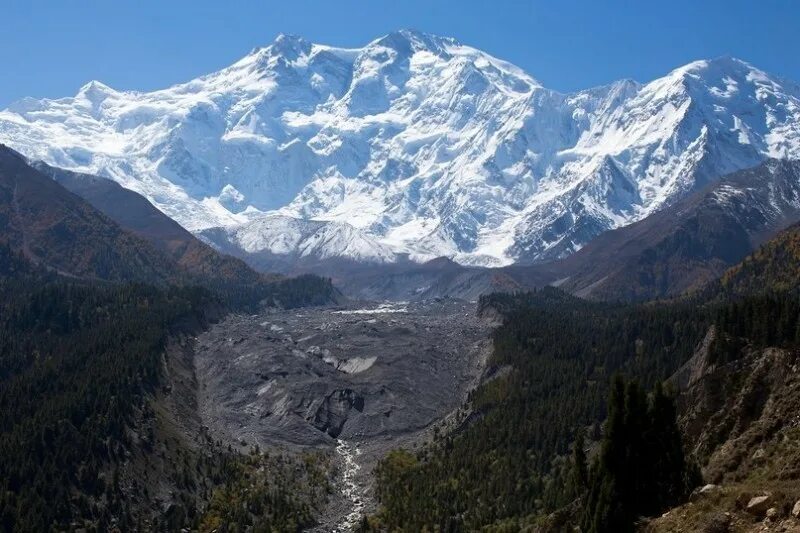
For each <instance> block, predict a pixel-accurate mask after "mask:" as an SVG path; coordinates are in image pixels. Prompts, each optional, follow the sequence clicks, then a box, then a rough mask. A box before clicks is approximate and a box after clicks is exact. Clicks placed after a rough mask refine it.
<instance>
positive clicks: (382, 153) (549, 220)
mask: <svg viewBox="0 0 800 533" xmlns="http://www.w3.org/2000/svg"><path fill="white" fill-rule="evenodd" d="M0 142H2V143H5V144H8V145H9V146H11V147H12V148H14V149H16V150H18V151H20V152H22V153H23V154H25V155H26V156H28V157H30V158H33V159H40V160H43V161H45V162H46V163H48V164H51V165H55V166H60V167H64V168H68V169H72V170H77V171H81V172H88V173H94V174H98V175H101V176H105V177H108V178H111V179H113V180H116V181H117V182H119V183H120V184H121V185H123V186H125V187H127V188H130V189H133V190H135V191H137V192H139V193H141V194H143V195H145V196H146V197H147V198H148V199H149V200H150V201H152V202H153V203H154V204H155V205H156V206H157V207H159V208H160V209H161V210H163V211H164V212H165V213H166V214H168V215H169V216H171V217H173V218H174V219H175V220H177V221H178V222H179V223H180V224H182V225H183V226H185V227H186V228H188V229H190V230H192V231H195V232H200V231H202V230H209V229H210V228H215V227H219V228H218V229H216V230H213V231H214V233H215V234H222V233H224V234H225V235H226V236H227V238H228V239H229V240H233V241H235V242H237V243H238V244H239V245H240V246H241V247H242V248H243V249H245V250H247V251H254V252H258V251H268V252H270V253H276V254H297V255H300V256H304V255H308V254H311V255H314V256H316V257H320V258H326V257H348V258H352V259H356V260H359V261H371V262H390V261H393V260H394V259H395V258H396V256H397V254H400V253H407V254H410V257H411V258H412V259H417V260H426V259H431V258H434V257H438V256H448V257H451V258H452V259H454V260H455V261H458V262H460V263H463V264H477V265H488V266H497V265H505V264H510V263H514V262H523V263H529V262H537V261H545V260H550V259H555V258H559V257H563V256H566V255H568V254H570V253H572V252H574V251H575V250H577V249H579V248H580V247H581V246H583V245H584V244H586V243H587V242H588V241H589V240H591V239H592V238H593V237H595V236H597V235H598V234H599V233H601V232H603V231H605V230H607V229H610V228H615V227H619V226H623V225H626V224H629V223H631V222H634V221H636V220H639V219H641V218H643V217H645V216H647V215H648V214H651V213H653V212H655V211H657V210H659V209H661V208H663V207H665V206H667V205H669V204H671V203H673V202H674V201H676V200H677V199H679V198H681V197H683V196H685V195H686V194H688V193H689V192H691V191H692V190H695V189H696V188H698V187H699V186H702V185H704V184H706V183H708V182H709V181H712V180H714V179H716V178H718V177H720V176H721V175H723V174H726V173H728V172H732V171H734V170H738V169H741V168H745V167H749V166H753V165H755V164H757V163H759V162H761V161H763V160H764V159H765V158H768V157H774V158H798V157H800V88H798V86H797V85H796V84H794V83H790V82H786V81H783V80H780V79H777V78H775V77H772V76H770V75H768V74H766V73H764V72H762V71H760V70H758V69H757V68H755V67H753V66H750V65H749V64H747V63H745V62H742V61H739V60H737V59H732V58H719V59H714V60H709V61H697V62H694V63H691V64H689V65H686V66H684V67H681V68H678V69H676V70H674V71H672V72H670V73H669V74H667V75H666V76H664V77H663V78H660V79H657V80H655V81H652V82H650V83H647V84H645V85H641V84H639V83H636V82H633V81H629V80H624V81H619V82H616V83H612V84H610V85H608V86H604V87H598V88H594V89H589V90H585V91H581V92H578V93H574V94H561V93H558V92H556V91H552V90H549V89H546V88H544V87H542V85H541V84H540V83H539V82H537V81H536V80H535V79H534V78H532V77H531V76H529V75H528V74H526V73H525V72H523V71H522V70H520V69H519V68H517V67H515V66H514V65H512V64H510V63H507V62H505V61H502V60H500V59H497V58H494V57H492V56H490V55H488V54H486V53H483V52H481V51H479V50H476V49H474V48H471V47H469V46H465V45H463V44H460V43H459V42H457V41H456V40H454V39H450V38H443V37H438V36H435V35H429V34H424V33H420V32H415V31H408V30H401V31H398V32H395V33H391V34H389V35H386V36H384V37H381V38H379V39H377V40H375V41H372V42H371V43H369V44H367V45H366V46H364V47H363V48H358V49H343V48H335V47H331V46H324V45H319V44H313V43H309V42H307V41H305V40H303V39H302V38H300V37H295V36H289V35H280V36H278V38H277V39H276V40H275V41H274V42H273V43H272V44H270V45H269V46H266V47H263V48H257V49H255V50H253V51H252V52H251V53H250V54H248V55H247V56H245V57H244V58H243V59H241V60H240V61H238V62H236V63H234V64H233V65H231V66H230V67H227V68H225V69H223V70H220V71H219V72H215V73H213V74H209V75H206V76H203V77H200V78H197V79H195V80H192V81H189V82H187V83H183V84H180V85H176V86H173V87H170V88H167V89H164V90H159V91H154V92H149V93H140V92H129V91H121V90H116V89H112V88H110V87H108V86H106V85H104V84H102V83H100V82H97V81H93V82H90V83H88V84H86V85H85V86H83V87H82V88H81V89H80V90H79V92H78V94H77V95H75V96H74V97H69V98H61V99H57V100H48V99H45V100H34V99H30V98H27V99H23V100H21V101H19V102H17V103H15V104H13V105H11V106H10V107H9V108H8V109H6V110H4V111H2V112H0Z"/></svg>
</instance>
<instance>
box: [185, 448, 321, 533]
mask: <svg viewBox="0 0 800 533" xmlns="http://www.w3.org/2000/svg"><path fill="white" fill-rule="evenodd" d="M328 461H329V457H328V456H325V455H320V454H308V455H306V456H305V457H304V459H303V462H302V463H301V464H298V463H297V461H296V460H295V459H294V458H287V457H284V456H281V455H274V456H271V455H269V454H262V453H259V452H257V451H254V452H253V453H252V454H251V455H249V456H239V457H233V458H231V459H230V460H229V461H227V462H226V464H225V467H224V468H223V471H222V475H221V476H222V478H223V479H225V482H224V483H223V484H222V485H220V486H219V487H218V488H217V489H216V490H214V493H213V495H212V497H211V501H210V503H209V505H208V508H207V509H206V510H205V512H204V513H203V515H202V517H201V518H200V520H199V524H198V529H199V531H201V532H212V531H217V532H220V533H226V532H231V533H234V532H239V531H256V532H260V531H264V532H279V531H280V532H284V531H285V532H287V533H288V532H296V531H299V530H300V529H301V528H304V527H308V526H311V525H313V524H314V517H313V506H315V505H319V504H321V503H323V502H324V500H325V498H326V497H327V495H328V493H330V492H331V491H332V490H333V489H332V488H331V486H330V484H329V480H328V473H329V470H330V465H329V464H328Z"/></svg>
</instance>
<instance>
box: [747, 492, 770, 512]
mask: <svg viewBox="0 0 800 533" xmlns="http://www.w3.org/2000/svg"><path fill="white" fill-rule="evenodd" d="M771 505H772V497H771V496H770V495H769V494H763V495H761V496H755V497H753V498H750V501H749V502H747V507H745V510H746V511H747V512H748V513H750V514H752V515H755V516H764V515H765V514H766V512H767V509H769V508H770V506H771Z"/></svg>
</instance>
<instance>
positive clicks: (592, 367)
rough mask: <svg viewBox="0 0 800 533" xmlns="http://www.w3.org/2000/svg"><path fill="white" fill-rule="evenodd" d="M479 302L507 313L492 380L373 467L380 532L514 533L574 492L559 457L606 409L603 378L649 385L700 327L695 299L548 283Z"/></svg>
mask: <svg viewBox="0 0 800 533" xmlns="http://www.w3.org/2000/svg"><path fill="white" fill-rule="evenodd" d="M480 306H481V308H483V309H486V308H489V307H492V308H494V309H497V310H499V311H500V312H501V313H502V314H503V315H504V317H505V322H504V324H503V326H501V327H500V328H498V329H497V330H496V332H495V334H494V348H495V350H494V354H493V356H492V358H491V360H490V362H489V364H490V367H491V368H494V369H496V370H497V377H495V378H494V379H491V380H489V381H488V382H486V383H485V384H484V385H482V386H481V387H479V388H478V389H477V391H476V392H475V393H474V394H473V395H472V397H471V401H470V409H471V412H472V414H471V415H470V416H469V417H468V418H467V419H466V420H465V422H464V423H463V424H462V425H461V427H459V428H456V429H455V430H454V431H452V432H450V433H449V434H447V435H445V436H444V437H443V438H441V439H440V441H439V442H438V443H437V444H436V445H434V446H431V447H428V448H426V449H424V450H423V451H422V452H421V453H419V454H418V456H408V454H402V453H398V454H393V455H390V456H389V457H388V458H387V459H386V460H385V461H384V462H383V463H382V464H381V465H380V466H379V468H378V470H377V477H378V486H379V493H378V494H379V498H380V501H381V504H382V508H381V511H380V513H379V515H378V516H377V519H378V520H379V521H380V522H381V523H382V524H383V525H384V526H385V527H388V528H389V529H390V530H402V531H423V530H428V531H436V530H438V531H454V530H455V531H461V530H464V531H472V530H476V529H479V528H480V527H483V526H488V525H492V524H494V525H495V526H496V527H497V528H498V530H503V528H506V529H507V530H509V531H514V530H516V528H520V527H523V526H524V525H526V524H532V523H534V522H535V521H536V520H537V519H538V517H541V516H543V515H546V514H547V513H549V512H552V511H555V510H556V509H559V508H561V507H563V506H564V505H567V504H568V503H570V502H571V501H572V500H573V499H574V498H575V497H576V495H577V492H578V489H577V488H576V487H575V486H574V483H571V482H569V480H570V478H573V477H574V475H573V473H572V469H571V467H570V462H569V461H568V460H565V457H567V456H568V455H569V453H570V446H571V444H572V442H573V440H574V438H575V435H576V434H578V433H579V432H582V431H584V429H585V428H594V429H593V431H592V432H591V433H597V427H598V426H599V423H600V422H602V421H603V420H604V419H605V418H606V398H607V396H608V392H607V389H608V383H609V381H610V377H611V376H612V375H613V374H614V373H616V372H618V371H621V372H624V373H625V374H628V375H632V376H637V377H638V378H639V379H640V380H641V382H642V383H644V384H645V385H646V386H648V387H651V386H653V385H654V384H656V383H658V382H660V381H661V380H664V379H665V378H666V377H668V376H669V375H670V374H671V373H672V372H674V371H675V370H676V369H677V368H678V366H679V365H680V364H681V363H683V362H684V361H685V360H686V359H687V358H688V357H689V356H690V354H691V352H692V350H693V349H694V347H695V346H696V345H697V343H698V341H699V340H700V339H701V338H702V336H703V335H704V333H705V331H706V329H707V327H708V320H707V318H706V317H705V316H704V314H703V313H702V312H701V311H699V310H698V309H697V308H696V306H691V305H685V306H684V305H680V304H678V305H666V304H665V305H655V304H654V305H646V306H633V305H616V304H602V303H591V302H586V301H583V300H579V299H577V298H573V297H571V296H568V295H566V294H565V293H563V292H560V291H558V290H556V289H550V288H548V289H544V290H541V291H538V292H536V293H530V294H518V295H492V296H489V297H485V298H483V299H482V300H481V302H480ZM593 436H595V437H597V435H593Z"/></svg>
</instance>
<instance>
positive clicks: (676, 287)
mask: <svg viewBox="0 0 800 533" xmlns="http://www.w3.org/2000/svg"><path fill="white" fill-rule="evenodd" d="M798 220H800V163H798V162H790V161H774V160H771V161H768V162H766V163H764V164H762V165H759V166H757V167H755V168H752V169H748V170H744V171H740V172H736V173H733V174H731V175H728V176H726V177H725V178H723V179H722V180H721V181H720V182H718V183H716V184H713V185H711V186H709V187H707V188H706V189H705V190H703V191H700V192H698V193H695V194H694V195H692V196H690V197H689V198H687V199H685V200H682V201H680V202H678V203H676V204H675V205H673V206H671V207H669V208H667V209H665V210H663V211H660V212H658V213H655V214H653V215H651V216H650V217H648V218H646V219H644V220H641V221H639V222H636V223H634V224H631V225H629V226H626V227H623V228H620V229H617V230H614V231H609V232H607V233H605V234H603V235H600V236H599V237H597V238H596V239H595V240H594V241H592V242H591V243H589V244H588V245H587V246H586V247H585V248H583V249H582V250H580V251H579V252H578V253H576V254H574V255H573V256H571V257H569V258H567V259H566V260H564V261H562V262H561V263H559V264H557V265H556V266H557V267H558V268H556V269H555V270H556V271H558V272H560V273H561V274H560V278H561V279H560V280H557V281H556V282H557V283H558V284H559V286H561V287H562V288H564V289H566V290H568V291H570V292H573V293H575V294H577V295H579V296H584V297H590V298H594V299H618V298H620V299H627V300H635V299H650V298H658V297H664V296H675V295H678V294H681V293H683V292H685V291H687V290H689V289H691V288H698V287H701V286H703V285H704V284H706V283H708V282H709V281H711V280H713V279H716V278H718V277H719V276H721V275H722V273H723V272H725V270H726V269H727V268H729V267H730V266H732V265H734V264H736V263H738V262H739V261H741V260H742V259H743V258H744V257H745V256H746V255H748V254H749V253H750V252H752V251H753V250H754V249H755V248H756V247H757V246H758V245H759V244H761V243H762V242H763V241H764V240H765V239H767V238H770V237H772V236H773V235H774V234H775V233H776V232H778V231H779V230H781V229H783V228H785V227H786V226H787V225H789V224H791V223H793V222H796V221H798Z"/></svg>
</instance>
